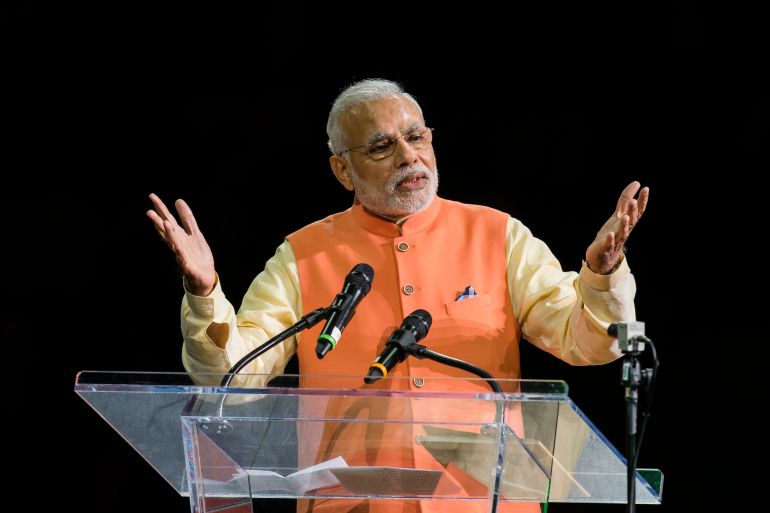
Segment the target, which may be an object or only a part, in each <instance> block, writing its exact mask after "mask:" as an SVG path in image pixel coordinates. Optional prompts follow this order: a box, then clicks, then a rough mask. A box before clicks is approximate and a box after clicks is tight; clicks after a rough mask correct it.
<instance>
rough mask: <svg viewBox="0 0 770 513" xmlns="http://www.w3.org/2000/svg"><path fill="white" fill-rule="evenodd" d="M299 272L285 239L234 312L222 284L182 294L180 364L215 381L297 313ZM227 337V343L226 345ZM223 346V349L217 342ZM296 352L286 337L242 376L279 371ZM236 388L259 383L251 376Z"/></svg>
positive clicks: (200, 379) (205, 380)
mask: <svg viewBox="0 0 770 513" xmlns="http://www.w3.org/2000/svg"><path fill="white" fill-rule="evenodd" d="M299 291H300V289H299V274H298V271H297V264H296V261H295V258H294V253H293V252H292V249H291V246H290V245H289V243H288V242H286V241H284V243H283V244H281V245H280V246H279V247H278V249H277V250H276V253H275V255H274V256H273V257H272V258H270V260H268V262H267V264H266V265H265V270H264V271H262V272H261V273H259V275H258V276H257V277H256V278H255V279H254V281H253V282H252V283H251V285H250V287H249V289H248V291H247V292H246V295H245V296H244V298H243V302H242V303H241V308H240V310H239V313H238V314H236V313H235V309H234V308H233V306H232V304H231V303H230V302H229V301H228V300H227V298H226V297H225V295H224V293H223V291H222V287H221V284H220V283H219V280H217V285H216V287H215V288H214V290H213V291H212V292H211V294H210V295H208V296H207V297H200V296H194V295H192V294H190V293H189V292H186V293H185V296H184V298H183V300H182V312H181V322H182V335H183V338H184V345H183V348H182V363H183V364H184V367H185V369H186V370H187V371H188V372H190V373H213V374H212V376H211V378H210V379H209V378H208V377H206V378H203V377H201V376H196V381H198V382H200V383H201V384H218V383H219V381H220V380H221V376H222V374H224V373H226V372H227V371H228V370H229V369H230V368H231V367H232V365H233V364H235V363H236V362H237V361H238V360H240V359H241V358H242V357H243V356H245V355H246V354H247V353H248V352H250V351H252V350H253V349H255V348H256V347H258V346H259V345H261V344H262V343H264V342H266V341H267V340H269V339H270V338H271V337H273V336H275V335H277V334H278V333H280V332H282V331H283V330H285V329H286V328H288V327H289V326H291V325H292V324H294V323H295V322H297V321H298V320H299V318H300V316H301V315H302V314H301V312H302V305H301V295H300V292H299ZM225 341H226V345H225ZM217 342H219V343H220V345H225V349H222V348H221V347H219V346H218V345H217ZM296 351H297V341H296V338H295V337H291V338H289V339H287V340H285V341H284V342H282V343H281V344H278V345H277V346H275V347H274V348H272V349H271V350H270V351H268V352H267V353H265V354H263V355H262V356H261V357H260V358H257V359H256V360H255V361H253V362H252V363H250V364H249V366H247V367H246V369H244V370H243V371H241V373H242V374H272V373H280V372H282V371H283V369H284V368H285V367H286V364H287V363H288V361H289V359H290V358H291V357H292V355H294V353H295V352H296ZM239 385H241V386H260V385H263V383H259V382H258V381H254V380H251V381H249V380H245V381H241V382H239Z"/></svg>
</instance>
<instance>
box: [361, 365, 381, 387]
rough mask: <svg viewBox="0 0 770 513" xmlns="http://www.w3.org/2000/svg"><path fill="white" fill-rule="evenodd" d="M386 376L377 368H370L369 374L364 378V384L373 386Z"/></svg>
mask: <svg viewBox="0 0 770 513" xmlns="http://www.w3.org/2000/svg"><path fill="white" fill-rule="evenodd" d="M384 375H385V374H383V373H382V371H381V370H380V369H378V368H376V367H371V368H369V373H368V374H367V375H366V377H365V378H364V383H366V384H367V385H371V384H372V383H374V382H375V381H377V380H378V379H380V378H381V377H383V376H384Z"/></svg>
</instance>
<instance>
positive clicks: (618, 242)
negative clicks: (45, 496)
mask: <svg viewBox="0 0 770 513" xmlns="http://www.w3.org/2000/svg"><path fill="white" fill-rule="evenodd" d="M639 187H640V184H639V182H631V183H630V184H628V185H627V186H626V188H625V189H623V192H622V193H620V198H619V199H618V206H617V208H616V209H615V212H614V213H613V214H612V215H611V216H610V218H609V219H608V220H607V222H606V223H604V226H602V227H601V229H600V230H599V233H597V234H596V239H594V241H593V243H591V245H590V246H588V249H587V250H586V262H587V263H588V267H589V268H590V269H591V270H592V271H593V272H595V273H597V274H610V272H612V271H613V270H614V269H615V267H616V264H618V263H619V262H620V257H621V255H622V248H623V244H625V242H626V240H627V239H628V236H629V234H630V233H631V230H633V229H634V226H636V223H638V222H639V219H640V218H641V217H642V214H643V213H644V210H645V208H647V201H648V200H649V198H650V188H649V187H645V188H643V189H642V190H641V191H640V190H639ZM637 191H639V197H638V198H634V196H636V193H637Z"/></svg>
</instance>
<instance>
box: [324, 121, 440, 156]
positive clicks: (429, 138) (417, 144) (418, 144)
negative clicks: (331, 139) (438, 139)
mask: <svg viewBox="0 0 770 513" xmlns="http://www.w3.org/2000/svg"><path fill="white" fill-rule="evenodd" d="M402 137H403V138H404V140H405V141H406V143H407V144H408V145H409V147H410V148H412V149H413V150H422V149H423V148H427V147H428V146H430V144H431V142H433V129H432V128H428V127H425V128H418V129H416V130H412V131H411V132H407V133H405V134H402V135H399V136H398V137H395V138H394V137H386V138H384V139H380V140H378V141H375V142H373V143H370V144H364V145H363V146H355V147H353V148H348V149H347V150H342V151H341V152H339V153H337V156H338V157H341V156H342V155H343V154H344V153H347V152H349V151H353V150H358V149H361V148H366V153H367V154H368V155H369V158H371V159H372V160H382V159H386V158H388V157H390V156H391V155H393V153H395V151H396V144H397V143H398V140H399V139H401V138H402ZM357 153H364V152H357Z"/></svg>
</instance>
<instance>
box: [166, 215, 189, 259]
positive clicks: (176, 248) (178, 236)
mask: <svg viewBox="0 0 770 513" xmlns="http://www.w3.org/2000/svg"><path fill="white" fill-rule="evenodd" d="M163 229H164V232H165V234H166V242H168V245H169V247H170V248H171V250H172V251H173V252H174V253H175V254H176V258H177V260H180V258H182V256H183V254H184V253H185V251H184V246H185V238H186V237H187V234H184V235H183V232H182V230H181V229H180V226H179V225H178V224H176V223H173V224H172V223H171V221H163Z"/></svg>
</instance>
